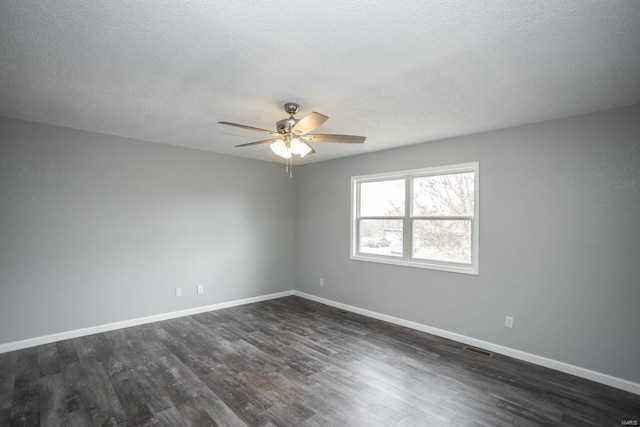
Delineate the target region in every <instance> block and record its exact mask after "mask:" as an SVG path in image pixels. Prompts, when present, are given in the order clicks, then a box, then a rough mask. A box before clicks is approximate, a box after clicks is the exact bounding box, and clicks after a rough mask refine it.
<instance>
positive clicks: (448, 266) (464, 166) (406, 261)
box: [350, 162, 480, 275]
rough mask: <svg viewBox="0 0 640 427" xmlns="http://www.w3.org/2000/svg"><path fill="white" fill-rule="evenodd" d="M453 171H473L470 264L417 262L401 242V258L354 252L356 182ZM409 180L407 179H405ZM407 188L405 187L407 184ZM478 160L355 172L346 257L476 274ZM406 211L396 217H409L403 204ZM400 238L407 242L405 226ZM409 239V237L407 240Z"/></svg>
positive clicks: (356, 232)
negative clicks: (398, 169)
mask: <svg viewBox="0 0 640 427" xmlns="http://www.w3.org/2000/svg"><path fill="white" fill-rule="evenodd" d="M456 172H473V173H474V206H473V218H472V221H471V240H472V241H471V263H470V264H457V263H450V262H444V261H433V260H425V261H417V260H412V259H410V258H409V255H408V254H406V252H407V251H406V249H407V247H408V246H407V244H405V245H404V251H403V253H405V256H404V258H398V257H391V256H385V255H375V254H362V253H358V246H357V242H358V227H357V223H358V216H357V215H358V212H359V211H360V209H359V203H360V200H359V198H358V185H359V183H361V182H367V181H380V180H388V179H401V178H408V177H412V176H420V175H422V176H424V175H441V174H446V173H456ZM409 182H411V180H409ZM407 187H409V186H407ZM479 190H480V163H479V162H471V163H460V164H455V165H447V166H437V167H430V168H423V169H410V170H404V171H397V172H385V173H379V174H372V175H359V176H352V177H351V221H350V223H351V230H350V234H351V237H350V245H351V248H350V255H351V256H350V258H351V259H352V260H356V261H367V262H375V263H381V264H392V265H401V266H405V267H416V268H426V269H430V270H440V271H448V272H453V273H463V274H474V275H478V262H479V253H478V252H479V251H478V250H479V247H480V243H479V242H480V240H479V236H480V230H479V228H480V227H479V223H480V191H479ZM406 191H407V194H410V193H409V192H410V191H411V189H410V188H406ZM405 201H406V202H408V201H410V197H406V198H405ZM405 209H406V210H407V212H409V213H406V214H405V217H398V218H397V219H401V218H402V219H405V218H409V220H411V216H410V210H411V207H410V206H405ZM386 219H396V217H386ZM403 233H404V236H403V241H404V242H408V241H410V240H411V236H410V229H409V227H404V228H403ZM407 239H409V240H407Z"/></svg>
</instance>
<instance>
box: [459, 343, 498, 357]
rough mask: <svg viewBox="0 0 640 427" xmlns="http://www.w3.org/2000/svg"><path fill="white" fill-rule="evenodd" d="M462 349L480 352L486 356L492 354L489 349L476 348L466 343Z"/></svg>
mask: <svg viewBox="0 0 640 427" xmlns="http://www.w3.org/2000/svg"><path fill="white" fill-rule="evenodd" d="M463 350H465V351H470V352H471V353H475V354H481V355H483V356H487V357H491V356H493V353H491V352H490V351H487V350H483V349H481V348H478V347H470V346H468V345H467V346H465V347H464V348H463Z"/></svg>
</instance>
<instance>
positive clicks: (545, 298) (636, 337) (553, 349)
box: [295, 106, 640, 382]
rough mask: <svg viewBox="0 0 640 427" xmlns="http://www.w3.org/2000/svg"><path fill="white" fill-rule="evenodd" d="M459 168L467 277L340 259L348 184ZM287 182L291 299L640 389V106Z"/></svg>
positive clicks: (397, 152) (305, 172)
mask: <svg viewBox="0 0 640 427" xmlns="http://www.w3.org/2000/svg"><path fill="white" fill-rule="evenodd" d="M425 126H428V118H425ZM365 133H366V132H365ZM471 161H479V162H480V274H479V275H478V276H472V275H464V274H457V273H447V272H439V271H431V270H423V269H417V268H408V267H400V266H393V265H384V264H373V263H367V262H362V261H352V260H350V259H349V218H350V203H349V197H350V188H349V186H350V177H351V176H353V175H362V174H370V173H378V172H387V171H394V170H403V169H412V168H421V167H429V166H438V165H447V164H454V163H462V162H471ZM296 180H297V196H296V212H297V215H296V261H297V262H296V271H295V283H296V290H299V291H302V292H307V293H310V294H313V295H317V296H320V297H324V298H328V299H331V300H334V301H338V302H341V303H344V304H350V305H354V306H357V307H360V308H364V309H369V310H373V311H377V312H380V313H383V314H387V315H391V316H396V317H399V318H403V319H407V320H411V321H415V322H418V323H421V324H425V325H428V326H432V327H436V328H441V329H444V330H447V331H450V332H455V333H459V334H463V335H466V336H469V337H472V338H476V339H480V340H485V341H489V342H492V343H494V344H500V345H504V346H507V347H510V348H514V349H518V350H522V351H526V352H529V353H533V354H536V355H539V356H544V357H549V358H552V359H555V360H559V361H563V362H566V363H569V364H572V365H576V366H580V367H584V368H587V369H592V370H595V371H598V372H602V373H606V374H610V375H613V376H616V377H620V378H624V379H627V380H630V381H634V382H640V363H639V362H638V361H640V106H635V107H632V108H625V109H617V110H610V111H607V112H603V113H599V114H592V115H585V116H580V117H575V118H569V119H563V120H556V121H550V122H545V123H540V124H534V125H527V126H521V127H517V128H512V129H507V130H501V131H495V132H489V133H483V134H477V135H472V136H467V137H462V138H456V139H451V140H447V141H439V142H433V143H427V144H421V145H416V146H411V147H407V148H399V149H394V150H389V151H384V152H378V153H373V154H368V155H362V156H356V157H350V158H345V159H339V160H334V161H328V162H322V163H317V164H311V165H307V166H304V167H302V168H301V169H300V170H299V171H298V173H297V176H296ZM319 278H324V279H325V285H324V287H320V286H319ZM505 315H512V316H514V318H515V327H514V329H506V328H505V327H504V326H503V325H504V317H505Z"/></svg>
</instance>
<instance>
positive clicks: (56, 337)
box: [0, 291, 293, 354]
mask: <svg viewBox="0 0 640 427" xmlns="http://www.w3.org/2000/svg"><path fill="white" fill-rule="evenodd" d="M291 295H293V291H285V292H278V293H275V294H267V295H260V296H257V297H251V298H244V299H239V300H235V301H228V302H221V303H218V304H212V305H205V306H202V307H195V308H188V309H186V310H179V311H172V312H170V313H162V314H154V315H152V316H146V317H139V318H137V319H130V320H123V321H121V322H114V323H107V324H104V325H98V326H90V327H88V328H83V329H75V330H73V331H67V332H60V333H57V334H51V335H45V336H41V337H35V338H29V339H26V340H22V341H14V342H9V343H6V344H0V354H1V353H6V352H9V351H14V350H20V349H23V348H28V347H34V346H37V345H42V344H49V343H52V342H56V341H62V340H68V339H71V338H78V337H83V336H87V335H93V334H99V333H101V332H107V331H113V330H115V329H121V328H128V327H131V326H138V325H144V324H146V323H153V322H159V321H161V320H168V319H175V318H177V317H184V316H191V315H193V314H199V313H205V312H207V311H215V310H221V309H223V308H229V307H235V306H237V305H244V304H251V303H253V302H260V301H266V300H270V299H276V298H282V297H288V296H291Z"/></svg>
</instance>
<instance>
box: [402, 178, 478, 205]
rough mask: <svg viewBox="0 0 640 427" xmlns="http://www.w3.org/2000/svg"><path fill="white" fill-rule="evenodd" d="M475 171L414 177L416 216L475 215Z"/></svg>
mask: <svg viewBox="0 0 640 427" xmlns="http://www.w3.org/2000/svg"><path fill="white" fill-rule="evenodd" d="M473 190H474V186H473V172H465V173H453V174H448V175H434V176H424V177H420V178H414V179H413V215H414V216H471V215H473V197H474V194H473Z"/></svg>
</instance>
